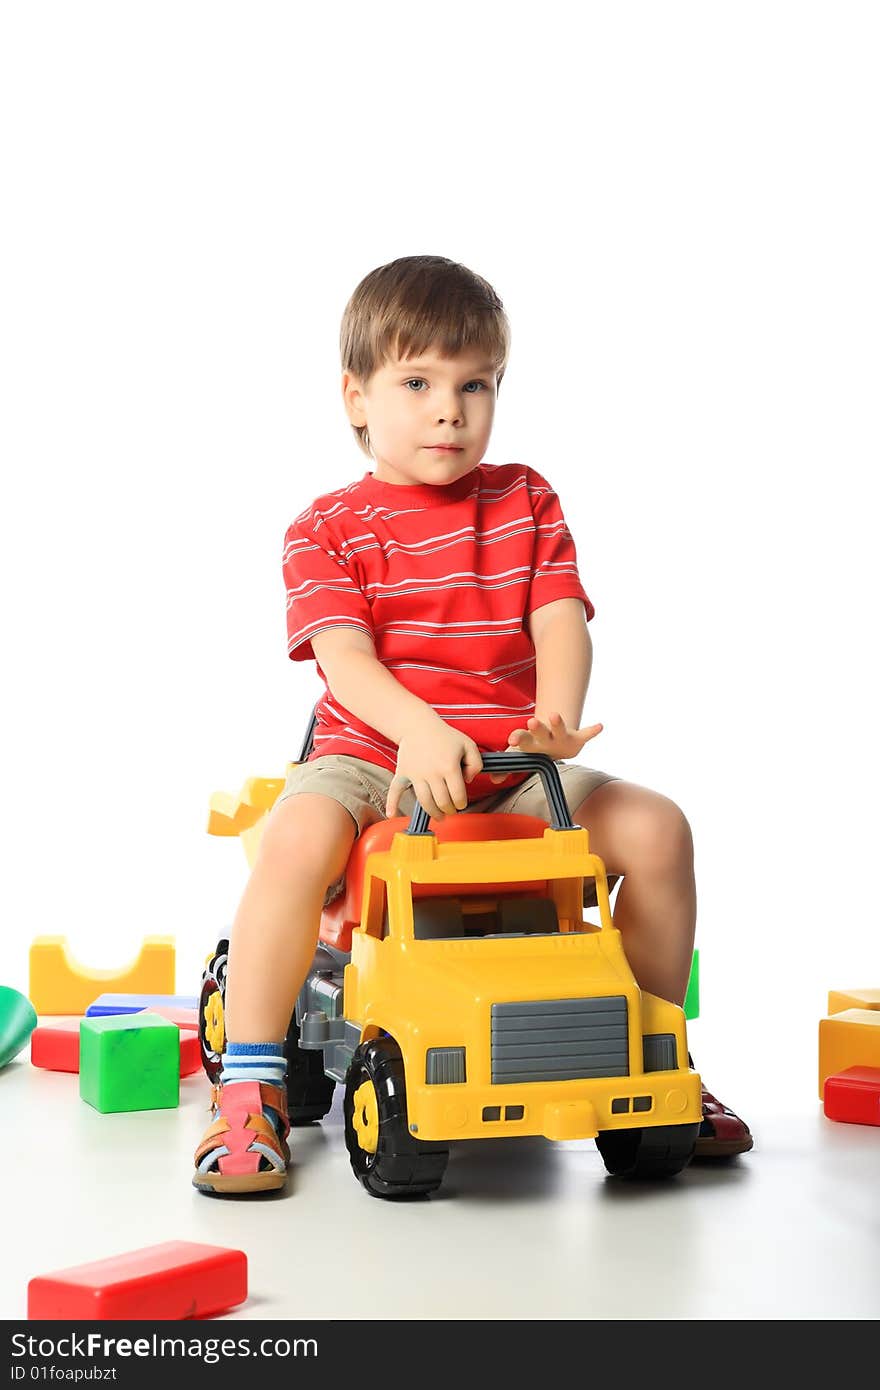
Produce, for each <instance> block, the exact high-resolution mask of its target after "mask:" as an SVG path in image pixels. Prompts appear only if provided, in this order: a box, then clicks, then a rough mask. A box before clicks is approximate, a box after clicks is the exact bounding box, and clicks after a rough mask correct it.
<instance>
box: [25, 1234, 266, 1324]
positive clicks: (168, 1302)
mask: <svg viewBox="0 0 880 1390" xmlns="http://www.w3.org/2000/svg"><path fill="white" fill-rule="evenodd" d="M246 1298H247V1255H245V1253H244V1251H243V1250H228V1249H226V1248H225V1247H224V1246H221V1245H197V1244H195V1243H193V1242H192V1241H188V1240H171V1241H167V1242H166V1243H165V1244H164V1245H148V1246H146V1247H145V1248H144V1249H142V1250H130V1251H129V1252H128V1253H127V1254H125V1255H114V1256H113V1257H112V1258H111V1259H108V1260H96V1261H95V1262H94V1263H93V1264H87V1265H75V1266H74V1267H73V1268H72V1269H58V1270H55V1272H54V1273H52V1274H41V1275H38V1276H37V1277H36V1278H34V1279H31V1281H30V1283H29V1284H28V1317H29V1318H32V1319H35V1320H38V1321H43V1322H45V1321H47V1320H49V1319H52V1318H57V1319H61V1320H62V1321H65V1322H72V1321H77V1320H80V1321H89V1322H92V1321H96V1320H99V1319H105V1320H108V1321H115V1322H119V1321H121V1320H125V1319H130V1320H131V1321H136V1322H144V1321H149V1320H151V1319H160V1318H166V1319H174V1320H179V1319H182V1318H196V1317H199V1318H203V1317H209V1316H210V1315H211V1314H213V1313H223V1312H225V1311H226V1309H227V1308H233V1307H235V1305H236V1304H237V1303H243V1302H244V1301H245V1299H246Z"/></svg>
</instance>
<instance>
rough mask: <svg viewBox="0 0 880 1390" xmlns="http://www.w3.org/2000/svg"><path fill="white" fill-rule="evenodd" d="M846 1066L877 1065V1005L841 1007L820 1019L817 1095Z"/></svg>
mask: <svg viewBox="0 0 880 1390" xmlns="http://www.w3.org/2000/svg"><path fill="white" fill-rule="evenodd" d="M847 1067H880V1009H844V1010H843V1012H842V1013H838V1014H833V1015H832V1017H831V1018H822V1019H820V1020H819V1099H820V1100H821V1099H823V1097H824V1087H825V1079H826V1077H829V1076H834V1075H835V1074H836V1073H837V1072H839V1071H846V1069H847Z"/></svg>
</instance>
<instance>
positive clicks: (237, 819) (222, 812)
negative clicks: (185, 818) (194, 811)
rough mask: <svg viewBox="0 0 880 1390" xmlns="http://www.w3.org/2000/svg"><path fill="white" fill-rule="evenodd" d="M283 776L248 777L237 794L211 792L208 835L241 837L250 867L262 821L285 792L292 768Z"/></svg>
mask: <svg viewBox="0 0 880 1390" xmlns="http://www.w3.org/2000/svg"><path fill="white" fill-rule="evenodd" d="M298 766H299V764H298V763H295V762H294V763H288V764H287V767H286V769H285V774H284V776H283V777H248V779H247V781H246V782H245V783H244V785H243V787H242V789H241V791H240V792H238V793H236V792H214V793H213V794H212V796H211V801H210V809H209V811H208V834H209V835H240V836H241V843H242V846H243V848H244V852H245V856H246V858H247V861H248V864H249V865H250V867H251V868H253V866H254V864H255V862H256V858H257V848H258V846H259V843H260V836H261V835H262V833H263V822H264V821H265V819H266V816H267V815H268V814H269V812H270V811H271V809H272V807H273V806H274V805H275V802H276V801H277V800H278V798H279V796H280V795H281V793H282V791H283V790H284V783H285V781H286V780H287V774H288V773H289V772H290V770H291V768H294V767H298Z"/></svg>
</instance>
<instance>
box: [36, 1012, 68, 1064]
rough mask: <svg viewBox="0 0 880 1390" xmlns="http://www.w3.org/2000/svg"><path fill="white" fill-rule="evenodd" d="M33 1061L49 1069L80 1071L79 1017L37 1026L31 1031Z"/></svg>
mask: <svg viewBox="0 0 880 1390" xmlns="http://www.w3.org/2000/svg"><path fill="white" fill-rule="evenodd" d="M31 1061H32V1063H33V1064H34V1066H35V1067H45V1068H46V1070H47V1071H79V1019H77V1020H76V1021H75V1022H74V1023H66V1024H65V1023H59V1024H55V1025H53V1026H51V1027H48V1028H45V1027H40V1028H35V1029H34V1031H33V1032H32V1033H31Z"/></svg>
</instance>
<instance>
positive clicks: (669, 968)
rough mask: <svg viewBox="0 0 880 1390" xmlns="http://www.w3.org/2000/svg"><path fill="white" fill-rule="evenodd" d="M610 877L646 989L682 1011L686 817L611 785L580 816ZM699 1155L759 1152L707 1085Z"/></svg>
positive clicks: (693, 902) (636, 791)
mask: <svg viewBox="0 0 880 1390" xmlns="http://www.w3.org/2000/svg"><path fill="white" fill-rule="evenodd" d="M572 820H574V821H576V822H577V824H578V825H583V826H584V827H585V828H586V829H587V830H589V832H590V848H591V849H593V850H595V852H596V854H598V855H599V858H600V859H602V860H603V862H604V863H605V867H606V869H607V870H608V872H609V873H617V874H623V883H622V884H621V885H620V888H619V889H618V893H617V902H616V903H615V906H614V925H615V926H616V927H617V928H618V929H619V931H620V932H621V934H622V936H623V940H624V946H625V949H626V956H627V960H628V961H629V963H630V965H631V966H632V970H633V974H634V975H635V977H636V979H637V980H638V982H639V985H640V987H641V988H642V989H644V990H647V991H648V993H650V994H656V995H659V996H660V998H661V999H669V1000H670V1001H671V1002H672V1003H674V1004H679V1005H682V1004H683V1003H684V996H685V992H686V990H687V981H688V975H689V973H690V967H691V959H692V956H693V946H694V929H695V926H696V916H697V894H696V886H695V882H694V846H693V838H692V836H691V829H690V826H689V824H688V822H687V820H686V819H685V816H684V814H683V812H682V811H681V810H680V809H679V807H678V806H676V804H675V802H674V801H670V800H669V798H668V797H665V796H661V795H660V793H659V792H653V791H649V790H648V788H647V787H639V786H636V785H635V784H634V783H632V782H623V781H615V782H608V783H606V784H605V785H604V786H601V787H598V788H597V789H596V790H595V791H594V792H592V793H591V794H590V795H589V796H588V797H587V798H586V799H585V800H584V801H582V802H581V804H580V805H579V806H577V807H576V808H575V809H574V810H573V811H572ZM702 1100H703V1122H702V1125H701V1127H700V1135H699V1138H698V1139H697V1150H696V1153H697V1157H699V1158H729V1157H731V1156H732V1155H734V1154H738V1153H746V1152H748V1150H749V1149H751V1147H752V1143H753V1140H752V1136H751V1133H750V1132H749V1128H748V1125H746V1124H745V1122H744V1121H743V1120H741V1119H740V1117H739V1116H738V1115H736V1114H734V1112H733V1111H732V1110H730V1109H729V1108H728V1107H727V1106H726V1105H724V1104H722V1102H721V1101H719V1100H716V1098H715V1097H714V1096H713V1095H711V1094H710V1093H709V1092H708V1091H707V1090H706V1088H705V1087H703V1097H702Z"/></svg>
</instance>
